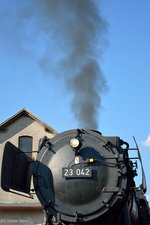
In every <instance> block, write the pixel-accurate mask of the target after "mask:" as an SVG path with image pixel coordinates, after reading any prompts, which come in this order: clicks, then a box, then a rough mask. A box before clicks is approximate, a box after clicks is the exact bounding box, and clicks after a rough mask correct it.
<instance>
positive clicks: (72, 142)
mask: <svg viewBox="0 0 150 225" xmlns="http://www.w3.org/2000/svg"><path fill="white" fill-rule="evenodd" d="M70 145H71V147H72V148H77V147H79V145H80V142H79V140H78V139H77V138H72V139H71V140H70Z"/></svg>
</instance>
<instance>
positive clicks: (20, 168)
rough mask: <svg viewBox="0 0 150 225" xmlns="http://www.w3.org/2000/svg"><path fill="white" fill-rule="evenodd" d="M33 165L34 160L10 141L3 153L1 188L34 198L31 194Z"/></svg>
mask: <svg viewBox="0 0 150 225" xmlns="http://www.w3.org/2000/svg"><path fill="white" fill-rule="evenodd" d="M33 166H34V161H33V160H32V159H31V158H29V157H28V156H27V155H26V154H25V153H24V152H23V151H21V150H20V149H19V148H17V147H16V146H14V145H13V144H12V143H10V142H9V141H8V142H7V143H6V144H5V148H4V153H3V161H2V172H1V188H2V189H3V190H4V191H7V192H11V193H14V194H17V195H21V196H24V197H27V198H33V196H32V195H31V194H30V184H31V176H32V173H33ZM14 190H15V191H14ZM16 191H18V192H16ZM19 192H23V193H25V194H26V195H24V194H22V193H19Z"/></svg>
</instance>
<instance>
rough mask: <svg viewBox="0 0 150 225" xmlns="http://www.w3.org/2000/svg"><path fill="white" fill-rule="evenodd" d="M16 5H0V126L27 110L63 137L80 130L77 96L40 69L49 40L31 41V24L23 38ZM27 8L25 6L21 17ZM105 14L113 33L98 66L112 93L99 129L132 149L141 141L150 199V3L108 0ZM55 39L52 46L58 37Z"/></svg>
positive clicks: (52, 54)
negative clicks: (75, 105) (75, 106)
mask: <svg viewBox="0 0 150 225" xmlns="http://www.w3.org/2000/svg"><path fill="white" fill-rule="evenodd" d="M16 3H17V0H14V1H11V0H8V1H4V0H1V3H0V16H1V22H0V28H1V35H0V49H1V51H0V80H1V88H0V96H1V107H0V123H1V122H3V121H4V120H5V119H7V118H9V117H10V116H12V115H13V114H15V113H16V112H17V111H19V110H20V109H22V108H23V107H26V108H27V109H28V110H30V111H31V112H32V113H34V114H35V115H37V116H38V117H40V118H41V119H43V120H44V121H45V122H47V123H48V124H49V125H51V126H52V127H54V128H55V129H56V130H58V131H60V132H61V131H64V130H67V129H72V128H76V127H78V123H77V121H76V118H75V117H74V116H73V115H72V112H71V110H70V102H71V100H72V95H70V94H68V93H67V90H66V89H65V88H64V81H63V79H60V77H57V78H56V77H54V76H49V75H47V74H46V73H44V72H43V71H41V69H40V68H39V66H38V64H37V59H39V58H40V54H42V53H43V51H44V46H45V42H46V41H47V40H46V37H43V36H42V34H41V37H39V36H38V38H34V39H32V38H30V34H32V28H33V26H34V23H33V24H32V23H30V24H26V26H27V27H26V32H27V30H28V34H27V33H26V34H25V35H24V33H23V32H24V29H23V28H22V27H21V21H19V20H17V21H16V19H17V16H16V15H15V12H16V11H15V8H17V7H18V6H17V5H16ZM23 7H25V5H24V4H22V11H21V12H23ZM100 10H101V13H102V15H103V18H104V19H105V20H106V21H107V22H108V31H107V34H106V40H107V41H106V42H105V43H104V44H105V49H104V53H103V56H102V57H101V58H99V59H98V61H99V64H100V65H101V68H102V70H103V73H104V75H105V78H106V80H107V85H108V91H107V92H106V93H104V94H103V95H102V109H101V110H100V111H99V119H98V124H99V130H100V131H101V132H102V133H103V135H106V136H107V135H108V136H111V135H112V136H120V137H121V138H122V139H124V140H125V141H127V142H129V144H130V146H131V147H134V146H135V145H134V142H133V138H132V137H133V136H135V137H136V139H137V142H138V144H139V147H140V149H141V155H142V158H143V165H144V169H145V173H146V178H147V184H148V191H147V195H150V173H149V157H150V141H149V142H148V143H146V144H147V145H144V143H143V142H144V141H146V140H147V139H148V136H149V135H150V104H149V98H150V61H149V60H150V29H149V27H150V14H149V12H150V1H149V0H145V1H140V0H132V1H131V0H126V1H123V0H122V1H121V0H106V1H104V0H103V1H102V5H101V7H100ZM16 24H19V26H20V28H19V29H20V30H19V32H18V31H17V30H16V29H17V28H16ZM33 30H34V29H33ZM34 37H36V33H35V34H34ZM51 38H52V43H53V38H54V37H53V36H52V37H51ZM55 47H56V46H55ZM57 52H59V49H57V48H55V49H54V48H53V45H52V46H51V52H50V53H49V57H50V59H49V60H50V61H51V68H50V70H51V71H53V70H54V68H53V67H54V66H55V60H56V58H57V57H58V53H57ZM139 179H141V178H139ZM139 179H138V182H140V181H139Z"/></svg>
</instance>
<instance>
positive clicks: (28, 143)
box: [0, 108, 57, 225]
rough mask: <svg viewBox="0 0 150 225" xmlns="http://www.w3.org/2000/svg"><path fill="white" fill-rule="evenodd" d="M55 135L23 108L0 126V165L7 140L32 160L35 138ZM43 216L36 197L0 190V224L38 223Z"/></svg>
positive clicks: (36, 143)
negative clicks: (26, 196)
mask: <svg viewBox="0 0 150 225" xmlns="http://www.w3.org/2000/svg"><path fill="white" fill-rule="evenodd" d="M56 134H57V131H56V130H54V129H53V128H52V127H51V126H49V125H48V124H46V123H45V122H43V121H42V120H41V119H39V118H38V117H36V116H35V115H34V114H32V113H31V112H30V111H28V110H27V109H26V108H23V109H22V110H20V111H19V112H17V113H16V114H15V115H13V116H12V117H10V118H9V119H7V120H6V121H4V122H3V123H1V124H0V165H2V156H3V150H4V146H5V143H6V142H7V141H10V142H11V143H12V144H14V145H15V146H16V147H18V148H20V149H21V150H23V151H25V152H26V154H27V155H28V156H29V157H31V158H32V159H36V154H37V153H36V152H33V151H35V150H38V143H39V139H40V138H42V137H44V136H47V137H49V138H52V137H54V136H55V135H56ZM0 170H1V168H0ZM0 176H1V171H0ZM0 180H1V179H0ZM43 217H44V215H43V211H42V207H41V205H40V203H39V201H38V199H37V197H36V196H35V197H34V200H33V199H29V198H25V197H22V196H19V195H16V194H12V193H9V192H4V191H3V190H2V189H1V188H0V224H5V225H6V224H9V225H10V224H13V225H14V224H17V225H18V224H20V225H25V224H29V225H30V224H31V225H32V224H42V223H43Z"/></svg>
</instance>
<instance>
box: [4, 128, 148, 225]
mask: <svg viewBox="0 0 150 225" xmlns="http://www.w3.org/2000/svg"><path fill="white" fill-rule="evenodd" d="M135 143H136V141H135ZM129 150H136V151H137V153H138V154H137V155H138V157H135V158H132V160H131V159H130V157H129ZM137 158H138V159H139V161H140V163H141V169H142V184H141V185H140V187H136V185H135V182H134V177H135V176H136V175H137V172H136V168H137V164H136V162H135V159H137ZM8 159H9V163H8ZM32 176H33V184H34V188H32V189H31V188H30V184H31V177H32ZM1 184H2V189H3V190H4V191H9V192H13V193H16V194H19V195H24V196H26V195H29V197H32V195H31V193H32V192H35V193H36V195H37V197H38V199H39V201H40V203H41V205H42V207H43V209H44V211H45V214H46V224H48V225H72V224H76V225H77V224H83V225H84V224H85V225H97V224H100V225H150V211H149V206H148V202H147V201H146V198H145V196H144V193H145V192H146V180H145V175H144V170H143V165H142V160H141V156H140V152H139V149H138V146H137V144H136V148H129V145H128V143H127V142H125V141H123V140H121V139H120V138H119V137H115V136H111V137H106V136H103V135H102V134H101V133H100V132H98V131H94V130H85V129H76V130H69V131H66V132H63V133H60V134H57V135H56V136H55V137H54V138H52V139H48V138H47V137H44V138H42V139H41V140H40V142H39V149H38V155H37V159H36V160H35V161H33V160H32V159H31V158H29V157H28V156H27V155H26V154H25V153H23V152H22V151H21V150H20V149H18V148H17V147H15V146H14V145H13V144H11V143H10V142H7V143H6V145H5V149H4V155H3V163H2V176H1ZM21 193H22V194H21ZM23 193H24V194H23Z"/></svg>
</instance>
